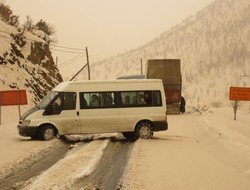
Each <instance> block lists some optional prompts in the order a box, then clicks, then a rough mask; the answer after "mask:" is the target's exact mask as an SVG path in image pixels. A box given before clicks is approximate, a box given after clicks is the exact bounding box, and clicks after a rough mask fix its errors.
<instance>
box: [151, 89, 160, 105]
mask: <svg viewBox="0 0 250 190" xmlns="http://www.w3.org/2000/svg"><path fill="white" fill-rule="evenodd" d="M153 100H154V106H162V99H161V91H159V90H157V91H156V90H155V91H153Z"/></svg>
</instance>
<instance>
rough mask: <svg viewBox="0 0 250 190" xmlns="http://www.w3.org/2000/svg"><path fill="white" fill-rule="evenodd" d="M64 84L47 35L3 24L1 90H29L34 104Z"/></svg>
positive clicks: (0, 43) (0, 26)
mask: <svg viewBox="0 0 250 190" xmlns="http://www.w3.org/2000/svg"><path fill="white" fill-rule="evenodd" d="M61 81H62V77H61V75H60V73H59V71H58V69H57V67H56V65H55V63H54V61H53V58H52V55H51V51H50V48H49V45H48V43H47V42H46V35H45V34H44V33H43V32H42V31H39V30H34V31H33V32H32V33H30V32H27V31H26V32H24V31H21V30H20V29H19V28H17V27H14V26H11V25H9V24H7V23H6V22H3V21H2V20H0V89H1V90H10V89H26V90H27V92H28V99H29V103H32V104H34V103H36V102H38V101H40V100H41V99H42V98H43V97H44V96H45V95H46V94H47V93H48V92H49V91H50V90H51V89H52V88H53V87H54V86H55V85H57V84H58V83H59V82H61Z"/></svg>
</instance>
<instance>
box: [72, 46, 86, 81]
mask: <svg viewBox="0 0 250 190" xmlns="http://www.w3.org/2000/svg"><path fill="white" fill-rule="evenodd" d="M86 57H87V63H86V64H85V65H84V66H83V67H82V68H81V69H80V70H79V71H78V72H77V73H76V74H75V75H74V76H73V77H72V78H71V79H70V80H69V81H72V80H74V78H75V77H76V76H77V75H78V74H79V73H80V72H81V71H82V70H83V69H84V68H85V67H88V79H89V80H90V67H89V54H88V48H87V47H86Z"/></svg>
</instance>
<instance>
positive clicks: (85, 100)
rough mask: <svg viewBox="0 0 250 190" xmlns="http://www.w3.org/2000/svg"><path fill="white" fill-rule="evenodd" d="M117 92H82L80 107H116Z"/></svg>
mask: <svg viewBox="0 0 250 190" xmlns="http://www.w3.org/2000/svg"><path fill="white" fill-rule="evenodd" d="M114 107H116V93H115V92H80V109H93V108H114Z"/></svg>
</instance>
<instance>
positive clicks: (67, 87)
mask: <svg viewBox="0 0 250 190" xmlns="http://www.w3.org/2000/svg"><path fill="white" fill-rule="evenodd" d="M17 128H18V131H19V134H20V135H21V136H28V137H31V138H39V139H43V140H50V139H53V138H54V137H56V136H60V135H68V134H86V133H114V132H121V133H122V134H123V135H124V136H125V137H126V138H135V139H136V138H138V137H140V138H144V139H148V138H151V137H152V136H153V132H154V131H162V130H167V129H168V123H167V120H166V102H165V94H164V89H163V84H162V81H161V80H159V79H150V80H147V79H137V80H134V79H131V80H106V81H73V82H63V83H61V84H59V85H58V86H57V87H55V88H54V89H53V90H52V91H51V92H50V93H49V94H48V95H47V96H46V97H45V98H44V99H43V100H42V101H41V102H40V103H39V104H38V105H37V106H36V107H34V108H32V109H30V110H29V111H27V112H26V113H24V114H23V115H22V117H21V119H20V121H19V125H18V126H17Z"/></svg>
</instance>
